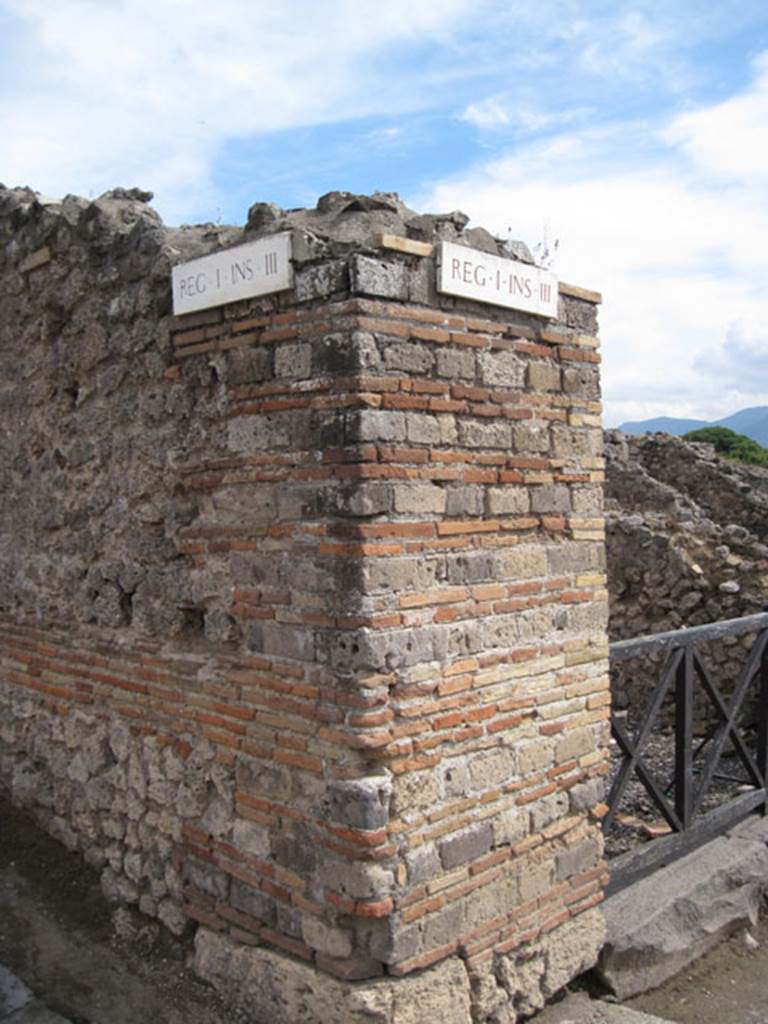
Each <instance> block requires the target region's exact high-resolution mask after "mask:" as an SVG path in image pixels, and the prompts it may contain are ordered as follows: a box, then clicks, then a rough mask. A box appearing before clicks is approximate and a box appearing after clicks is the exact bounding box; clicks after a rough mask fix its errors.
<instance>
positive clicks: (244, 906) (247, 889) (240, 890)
mask: <svg viewBox="0 0 768 1024" xmlns="http://www.w3.org/2000/svg"><path fill="white" fill-rule="evenodd" d="M229 902H230V903H231V904H232V906H233V907H234V908H235V909H236V910H242V912H243V913H244V914H248V915H249V916H250V917H253V918H255V919H256V920H257V921H261V922H262V923H263V924H266V925H269V926H271V925H273V924H274V923H275V920H276V916H277V915H276V911H275V902H274V900H273V899H272V897H271V896H268V895H267V894H266V893H263V892H259V890H258V889H254V888H253V887H252V886H250V885H248V884H247V883H245V882H241V881H240V879H239V878H233V879H232V889H231V892H230V896H229Z"/></svg>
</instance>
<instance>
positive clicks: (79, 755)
mask: <svg viewBox="0 0 768 1024" xmlns="http://www.w3.org/2000/svg"><path fill="white" fill-rule="evenodd" d="M145 198H146V197H144V196H142V195H141V194H139V193H136V192H123V191H117V192H115V193H110V194H108V195H107V196H106V197H102V199H100V200H98V201H95V202H87V201H84V200H79V199H74V198H67V199H66V200H64V201H63V203H60V204H43V203H41V202H40V201H38V200H37V199H36V198H35V197H34V195H33V194H31V193H28V192H23V191H19V190H17V191H15V192H14V191H8V190H3V191H0V245H1V246H2V248H1V249H0V254H1V255H0V303H2V315H0V359H2V375H1V376H2V380H1V381H0V408H1V409H2V425H3V432H2V449H3V450H2V453H0V454H1V456H2V457H1V458H0V467H2V468H0V472H2V473H3V481H2V483H3V486H2V489H0V524H1V525H0V531H1V532H0V611H2V616H3V617H2V623H1V624H0V644H1V645H2V646H1V649H0V658H1V660H0V666H1V669H0V703H1V704H2V708H1V709H0V723H1V724H0V784H3V785H4V786H6V787H7V788H8V789H9V790H10V792H11V794H12V796H13V798H14V799H15V800H16V801H17V802H20V803H23V804H25V805H26V806H29V807H30V808H32V809H33V810H34V811H35V813H36V814H37V816H38V818H39V819H40V820H41V822H42V823H43V824H44V825H45V826H46V827H47V828H49V829H50V830H51V831H52V832H54V834H56V835H58V836H60V837H61V838H62V839H64V841H65V842H67V843H68V845H70V846H72V847H73V848H79V849H81V850H82V851H83V853H84V854H85V856H86V857H87V858H88V859H89V860H90V861H91V862H92V863H94V864H96V865H97V866H99V867H101V868H102V878H103V882H104V887H105V891H106V892H107V893H108V895H110V896H111V897H112V898H114V899H116V900H123V901H129V902H135V903H138V905H139V906H140V908H141V909H142V910H143V911H144V912H145V913H147V914H151V915H157V916H159V917H160V918H161V919H162V920H163V921H164V922H165V923H166V924H167V925H168V927H170V928H171V929H172V930H174V931H176V932H177V933H181V932H182V931H183V930H184V929H185V927H187V926H188V925H187V922H193V923H195V924H197V925H201V926H202V929H201V932H200V935H201V941H200V944H199V954H198V967H199V969H200V971H201V973H202V974H204V975H205V976H207V977H210V978H211V979H212V980H217V979H220V978H221V977H224V976H226V977H229V978H230V979H231V978H235V977H239V976H240V975H242V974H243V971H245V973H246V974H247V975H248V977H250V978H251V980H252V981H253V979H254V977H255V974H254V972H256V974H258V972H259V971H261V972H262V973H263V972H267V973H269V975H270V977H272V978H273V981H274V977H275V976H276V975H278V974H279V975H280V977H281V978H282V979H283V981H282V982H281V984H285V985H288V986H289V987H290V984H291V981H290V976H291V972H296V971H298V968H297V966H296V964H295V962H293V961H290V960H288V959H286V958H285V957H281V956H280V955H278V953H275V952H273V951H274V950H278V951H287V952H289V953H291V954H292V955H293V956H294V957H297V958H299V960H303V961H305V962H306V963H307V964H308V965H311V966H312V969H314V970H315V971H317V970H318V969H319V971H320V972H321V973H320V974H312V975H311V978H312V981H311V987H313V988H314V989H317V986H318V985H319V984H321V982H318V980H317V979H318V978H322V974H323V973H325V974H335V975H337V976H338V977H339V978H341V979H344V982H343V985H346V984H347V982H348V981H355V980H358V981H359V980H361V979H370V978H376V977H378V976H381V975H385V974H386V975H389V976H391V977H392V978H394V979H396V978H400V977H401V976H404V975H411V974H413V973H414V972H419V971H424V970H425V969H429V970H431V971H433V972H434V978H435V982H434V984H433V985H432V987H431V989H430V991H432V992H433V996H434V993H436V992H437V991H438V990H440V989H441V987H444V985H443V982H444V981H445V978H446V977H449V976H450V978H451V979H452V981H451V985H453V986H454V988H456V987H457V986H458V988H457V990H456V992H454V995H455V997H456V998H455V999H454V1000H453V1002H454V1004H455V1007H456V1009H455V1012H454V1019H456V1020H457V1021H458V1020H462V1021H463V1020H466V1019H467V1014H470V1013H471V1015H472V1017H473V1019H474V1020H475V1021H478V1022H479V1021H483V1020H490V1019H498V1020H508V1021H514V1020H515V1019H516V1017H517V1016H518V1014H521V1013H522V1014H524V1013H526V1012H530V1011H531V1010H532V1009H533V1008H535V1007H536V1006H538V1005H540V1004H541V1002H542V1000H543V999H544V998H545V997H546V996H547V995H549V994H552V993H553V992H555V991H556V990H557V989H558V988H560V987H561V986H562V985H563V984H564V983H565V982H566V981H567V980H568V979H569V978H570V977H571V976H572V975H573V974H575V973H577V972H578V971H579V970H580V969H582V968H584V967H586V966H588V965H589V964H590V963H591V962H592V960H593V959H594V957H595V955H596V953H597V949H598V948H599V945H600V942H601V936H602V925H601V921H600V916H599V913H598V911H597V910H596V909H595V906H596V904H597V903H598V902H599V900H600V898H601V886H602V883H603V881H604V864H603V861H602V854H601V841H600V837H599V830H598V828H597V823H596V816H599V814H600V810H601V805H600V803H599V802H600V799H601V776H602V773H603V771H604V749H603V748H604V746H605V742H606V719H607V704H608V694H607V681H606V661H605V657H606V637H605V620H606V590H605V575H604V557H603V533H602V513H601V486H602V479H603V475H602V459H601V448H602V436H601V431H600V425H599V411H600V405H599V386H598V377H597V363H598V360H599V357H598V355H597V352H596V345H597V342H596V338H595V331H596V322H595V302H596V300H597V296H595V295H594V294H593V293H589V292H584V291H582V290H580V289H576V288H569V287H566V286H563V287H562V288H561V297H560V310H561V316H560V321H559V322H558V323H556V324H551V323H548V322H547V321H544V320H542V319H541V318H538V317H534V316H527V315H525V314H522V313H511V312H510V311H509V310H500V309H496V308H494V307H489V306H481V305H479V304H477V303H473V302H469V301H466V300H460V299H456V298H451V297H448V296H445V295H439V294H438V293H436V291H435V285H434V274H435V270H434V259H433V258H432V254H431V243H432V242H434V241H436V240H438V239H440V238H444V239H448V240H452V241H460V242H463V243H465V244H469V245H471V246H474V247H476V248H484V249H486V250H487V251H492V252H494V253H499V252H503V249H502V248H501V243H496V242H495V241H494V240H493V239H492V238H491V237H490V236H489V235H488V234H487V233H485V232H483V231H481V230H480V229H474V230H473V231H472V230H467V229H466V218H464V217H463V216H462V215H460V214H452V215H448V216H446V217H442V218H439V217H419V216H417V215H414V214H412V213H411V211H408V210H407V209H406V208H405V207H404V206H403V205H402V203H400V201H399V200H398V199H397V197H394V196H390V195H376V196H374V197H355V196H349V195H346V194H343V193H341V194H338V193H337V194H331V195H330V196H327V197H324V198H323V199H322V200H321V201H320V202H319V203H318V207H317V209H316V210H314V211H291V212H289V213H287V214H286V213H283V211H280V210H278V209H277V208H275V207H272V206H269V205H266V204H258V205H257V206H255V207H254V208H252V210H251V212H250V215H249V223H248V225H247V226H246V228H245V230H244V231H240V230H238V229H232V228H214V227H212V226H207V227H203V228H197V229H179V230H171V229H166V228H164V227H163V226H162V225H161V224H160V222H159V221H158V219H157V217H156V216H155V215H154V213H153V212H152V211H151V210H150V209H149V208H148V207H147V206H146V204H145V202H144V201H143V200H144V199H145ZM284 229H290V230H292V231H293V232H294V235H293V253H294V267H295V274H296V278H295V286H294V288H293V289H292V290H291V291H288V292H283V293H280V294H277V295H271V296H267V297H265V298H260V299H251V300H247V301H241V302H237V303H231V304H229V305H227V306H224V307H219V308H216V309H212V310H206V311H204V312H202V313H196V314H191V315H189V316H186V317H183V318H179V319H176V320H175V319H174V318H173V317H172V316H171V313H170V287H169V276H170V267H171V265H172V264H173V263H177V262H179V261H181V260H184V259H188V258H190V257H193V256H196V255H200V254H202V253H204V252H208V251H211V250H214V249H216V248H219V247H221V246H225V245H233V244H235V243H237V242H240V241H242V240H243V239H244V238H250V237H253V236H254V235H256V234H258V233H263V232H265V231H266V232H270V231H277V230H284ZM382 232H383V233H385V234H387V235H390V236H392V235H394V236H396V237H397V238H398V239H400V241H396V242H395V243H393V242H392V241H391V239H390V242H389V243H386V242H385V245H384V247H382V244H381V237H380V236H381V233H382ZM404 238H407V239H408V241H407V243H404V242H403V241H402V240H403V239H404ZM393 246H394V247H393ZM507 254H509V253H507ZM514 254H516V255H518V256H525V252H524V251H523V250H520V249H518V250H515V253H514ZM217 936H218V938H216V937H217ZM231 943H234V944H231ZM256 945H258V946H263V947H264V948H263V950H259V951H258V958H257V959H253V960H248V961H247V964H248V965H249V966H247V970H246V968H245V967H244V966H243V965H244V964H245V963H246V961H244V960H243V956H244V953H243V947H244V946H256ZM254 956H255V954H254ZM456 957H458V958H459V959H458V960H457V959H456ZM257 965H260V966H257ZM432 965H436V966H432ZM457 965H460V966H459V967H457ZM307 970H309V968H307ZM429 970H427V971H426V973H425V974H424V978H425V979H427V981H425V982H424V984H425V985H427V987H428V988H429V984H428V979H429V977H432V975H430V974H429ZM457 970H458V973H456V971H457ZM446 972H447V973H446ZM300 974H301V972H299V975H300ZM259 977H262V975H259ZM307 977H309V976H308V975H301V976H300V977H299V976H297V979H298V980H297V981H296V984H297V985H299V987H300V986H301V985H309V984H310V982H308V981H307ZM419 977H421V975H419ZM286 979H288V980H286ZM440 979H443V980H442V981H440ZM241 980H242V979H241ZM262 981H263V977H262ZM322 984H326V983H322ZM330 984H331V982H330V980H328V982H327V985H330ZM334 984H340V983H336V982H334ZM396 984H398V982H397V981H396V980H391V981H389V982H387V981H386V980H382V981H380V982H373V983H370V984H369V986H368V987H367V988H365V992H366V993H368V995H366V999H367V998H369V996H370V998H371V999H374V997H375V999H374V1001H375V1000H376V999H384V1001H385V1002H386V1000H387V999H389V1003H388V1004H387V1005H388V1006H389V1010H387V1013H389V1017H386V1018H385V1019H392V1020H395V1019H400V1018H399V1017H398V1016H397V1014H398V1013H399V1012H400V1011H399V1010H397V1008H396V1005H395V1004H396V1003H397V1000H396V999H395V1000H394V1002H393V1001H392V1000H393V997H392V996H391V995H389V996H386V997H385V996H384V995H382V994H381V993H382V992H383V991H386V992H389V991H390V990H389V989H388V988H386V986H387V985H396ZM419 984H421V982H419ZM243 985H244V986H245V987H246V988H248V987H249V986H248V985H246V984H245V982H243ZM275 985H277V982H275V984H274V985H273V987H272V990H271V991H272V992H273V993H274V991H276V989H275ZM377 986H378V987H377ZM382 986H384V988H382ZM252 987H253V985H251V988H252ZM255 987H256V989H258V990H259V991H261V989H263V988H264V985H262V984H258V985H256V986H255ZM278 987H279V986H278ZM321 987H322V986H321ZM323 991H324V992H325V993H326V995H327V993H328V992H329V991H331V989H329V988H327V986H326V988H325V989H323ZM333 991H336V990H333ZM339 991H341V990H339ZM348 991H354V992H356V993H357V995H355V996H354V998H355V999H358V1000H359V999H361V998H362V996H361V995H360V992H361V991H362V990H361V989H360V988H359V986H358V987H354V986H353V989H352V990H348V989H344V992H348ZM402 991H403V992H405V989H403V990H402ZM371 993H373V994H371ZM253 998H255V999H257V996H253ZM265 998H266V996H265ZM270 998H271V997H270ZM281 998H282V997H281ZM285 998H286V999H287V998H288V997H287V996H286V997H285ZM318 998H319V997H318ZM335 998H336V997H335V996H334V999H335ZM341 998H342V997H341V995H339V999H341ZM344 998H345V999H346V998H347V997H346V996H344ZM350 998H351V997H350ZM425 998H426V997H425ZM430 998H432V997H430ZM434 998H437V997H436V996H434ZM430 1005H431V1006H437V1003H434V1004H430ZM348 1009H349V1008H348ZM274 1011H275V1007H274V1006H270V1007H267V1006H266V1004H264V1005H259V1004H258V1002H257V1003H256V1004H254V1012H255V1013H256V1014H257V1015H260V1016H262V1017H266V1016H267V1015H268V1014H269V1013H273V1012H274ZM465 1011H466V1012H465ZM297 1012H299V1011H298V1010H297ZM314 1012H315V1011H314V1010H312V1009H311V1008H309V1009H308V1008H307V1007H304V1009H303V1010H301V1013H302V1014H303V1015H304V1018H305V1019H307V1020H309V1019H316V1018H314V1017H312V1013H314ZM318 1012H319V1011H318ZM382 1012H383V1011H382ZM351 1014H352V1011H351V1009H350V1010H349V1014H348V1016H347V1017H346V1018H345V1019H349V1020H351V1019H354V1017H353V1016H352V1015H351ZM462 1014H463V1015H464V1016H462Z"/></svg>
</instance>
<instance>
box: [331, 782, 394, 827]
mask: <svg viewBox="0 0 768 1024" xmlns="http://www.w3.org/2000/svg"><path fill="white" fill-rule="evenodd" d="M328 796H329V798H330V813H329V817H330V819H331V820H332V821H338V822H341V823H343V824H344V825H349V826H350V827H351V828H360V829H368V830H375V829H378V828H383V827H384V826H385V825H387V824H388V822H389V804H390V800H391V799H392V779H391V778H390V776H389V775H380V776H369V777H367V778H363V779H348V780H347V779H336V780H333V781H332V782H330V783H329V786H328Z"/></svg>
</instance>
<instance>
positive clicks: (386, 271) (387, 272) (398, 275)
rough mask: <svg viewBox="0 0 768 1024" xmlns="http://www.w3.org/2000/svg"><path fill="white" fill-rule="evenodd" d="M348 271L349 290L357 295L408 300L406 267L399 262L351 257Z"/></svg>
mask: <svg viewBox="0 0 768 1024" xmlns="http://www.w3.org/2000/svg"><path fill="white" fill-rule="evenodd" d="M349 271H350V288H351V290H352V291H353V292H354V293H355V294H357V295H375V296H377V297H379V298H383V299H400V300H403V301H404V300H406V299H407V298H408V284H409V282H408V267H407V266H406V265H405V263H401V262H400V261H399V260H378V259H374V258H372V257H370V256H353V257H352V260H351V261H350V267H349Z"/></svg>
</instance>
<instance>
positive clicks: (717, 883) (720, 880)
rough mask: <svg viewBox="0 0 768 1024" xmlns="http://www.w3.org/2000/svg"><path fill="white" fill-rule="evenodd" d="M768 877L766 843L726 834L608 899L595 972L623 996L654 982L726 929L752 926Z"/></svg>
mask: <svg viewBox="0 0 768 1024" xmlns="http://www.w3.org/2000/svg"><path fill="white" fill-rule="evenodd" d="M766 877H768V847H766V845H765V842H764V841H762V840H760V841H755V840H754V839H749V838H741V837H738V836H733V835H732V836H729V837H726V836H721V837H720V838H718V839H715V840H713V841H712V842H710V843H707V844H706V846H703V847H701V848H700V849H698V850H695V851H694V852H693V853H690V854H688V856H687V857H683V858H681V859H679V860H676V861H674V862H673V863H672V864H670V865H668V866H667V867H664V868H661V869H659V870H656V871H654V872H653V874H652V875H649V876H648V877H646V878H644V879H642V880H641V881H639V882H636V883H635V884H634V885H630V886H628V887H627V888H626V889H623V890H622V891H621V892H619V893H617V894H616V895H615V896H611V897H610V898H609V899H607V900H606V901H605V903H604V904H603V909H604V913H605V919H606V923H607V937H606V942H605V946H604V947H603V950H602V952H601V955H600V962H599V964H598V974H599V975H600V977H601V979H602V980H603V981H604V983H605V984H606V985H607V986H608V987H609V988H610V989H611V991H612V992H614V993H615V994H616V995H617V997H618V998H619V999H629V998H630V997H631V996H633V995H636V994H638V993H639V992H645V991H647V990H648V989H651V988H656V987H657V986H658V985H661V984H662V982H664V981H666V980H667V978H670V977H672V976H673V975H674V974H676V973H677V972H678V971H681V970H683V969H684V968H685V967H687V965H688V964H689V963H691V962H692V961H693V960H694V959H696V958H697V957H700V956H702V955H703V954H704V953H705V952H706V951H707V950H708V949H711V948H712V947H713V946H714V945H716V944H717V943H718V942H719V941H721V940H722V939H723V938H724V937H725V936H726V935H728V934H730V933H731V932H734V931H736V930H737V929H738V928H744V927H750V926H753V925H754V924H755V922H756V920H757V915H758V911H759V907H760V903H761V900H762V894H763V892H764V889H765V879H766Z"/></svg>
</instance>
